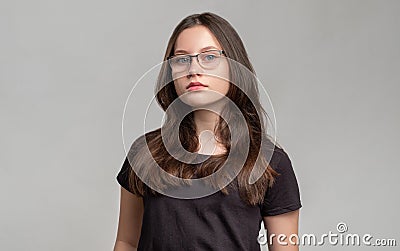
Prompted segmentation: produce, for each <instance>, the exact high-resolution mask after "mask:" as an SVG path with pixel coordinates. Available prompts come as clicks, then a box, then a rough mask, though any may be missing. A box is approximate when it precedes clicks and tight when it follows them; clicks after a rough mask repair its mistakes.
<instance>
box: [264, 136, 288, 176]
mask: <svg viewBox="0 0 400 251" xmlns="http://www.w3.org/2000/svg"><path fill="white" fill-rule="evenodd" d="M263 149H264V153H263V154H264V156H265V157H266V159H267V162H268V163H269V164H270V166H271V168H272V169H274V170H275V171H276V172H278V173H279V172H280V171H285V170H286V169H288V168H290V167H291V160H290V157H289V155H288V153H287V152H286V151H285V149H284V148H283V147H282V146H280V145H279V144H277V143H272V141H271V140H269V139H267V140H266V141H265V143H263Z"/></svg>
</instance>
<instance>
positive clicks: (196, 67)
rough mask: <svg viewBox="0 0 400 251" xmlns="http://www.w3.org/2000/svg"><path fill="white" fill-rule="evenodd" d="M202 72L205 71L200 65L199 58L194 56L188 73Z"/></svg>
mask: <svg viewBox="0 0 400 251" xmlns="http://www.w3.org/2000/svg"><path fill="white" fill-rule="evenodd" d="M201 73H203V69H202V67H201V66H200V65H199V62H198V61H197V58H193V59H192V61H191V62H190V64H189V68H188V75H189V76H191V75H196V74H201Z"/></svg>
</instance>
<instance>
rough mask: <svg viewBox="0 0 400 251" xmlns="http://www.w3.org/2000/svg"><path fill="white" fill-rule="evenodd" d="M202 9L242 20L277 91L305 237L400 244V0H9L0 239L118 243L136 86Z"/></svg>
mask: <svg viewBox="0 0 400 251" xmlns="http://www.w3.org/2000/svg"><path fill="white" fill-rule="evenodd" d="M203 11H212V12H215V13H216V14H219V15H221V16H222V17H224V18H226V19H227V20H228V21H229V22H230V23H231V24H232V25H233V26H234V27H235V28H236V30H237V31H238V33H239V34H240V36H241V37H242V39H243V41H244V43H245V46H246V49H247V50H248V53H249V56H250V59H251V61H252V63H253V65H254V67H255V70H256V72H257V76H258V77H259V79H260V80H261V82H262V84H263V86H264V87H265V89H266V90H267V92H268V94H269V95H270V97H271V100H272V104H273V107H274V109H275V116H276V125H277V138H278V141H279V142H280V144H281V145H282V146H284V148H285V149H286V151H287V152H288V154H289V156H290V158H291V160H292V164H293V167H294V170H295V173H296V175H297V179H298V182H299V187H300V193H301V199H302V203H303V208H302V209H301V214H300V227H299V231H300V232H299V234H300V235H301V234H315V235H316V236H317V237H318V236H321V235H322V234H328V233H329V231H332V232H337V231H336V226H337V224H338V223H340V222H343V223H346V224H347V227H348V231H347V233H354V234H360V235H363V234H371V235H372V236H374V239H376V238H395V239H397V242H399V241H400V238H399V237H400V234H399V233H400V231H399V229H398V226H399V225H400V219H399V217H398V210H399V204H400V203H399V202H400V201H399V196H398V192H399V191H400V184H399V182H398V180H399V178H398V177H399V175H400V172H399V166H398V161H397V157H398V156H399V155H398V153H399V141H400V137H399V136H400V133H399V129H400V116H399V115H400V114H399V107H400V99H399V98H398V95H399V91H400V87H399V80H400V77H399V69H400V47H399V45H400V34H399V33H400V32H399V27H400V15H399V13H400V2H399V1H344V0H340V1H317V0H315V1H190V2H188V1H159V2H156V1H140V2H139V1H137V2H135V1H2V2H1V3H0V13H1V15H0V32H1V40H0V41H1V42H0V44H1V47H0V48H1V51H0V55H1V56H0V72H1V73H0V81H1V85H0V105H1V123H0V126H1V131H2V136H1V141H0V157H1V162H0V197H1V206H0V215H1V216H0V250H7V251H14V250H38V251H39V250H40V251H43V250H58V251H70V250H111V249H112V247H113V245H114V241H115V236H116V229H117V223H118V210H119V192H120V186H119V185H118V183H117V182H116V179H115V177H116V174H117V172H118V171H119V169H120V168H121V165H122V161H123V159H124V157H125V149H124V146H123V143H122V142H123V141H122V138H123V137H122V134H121V127H122V126H121V123H122V114H123V109H124V105H125V102H126V100H127V98H128V94H129V92H130V91H131V89H132V88H133V86H134V84H135V83H136V81H138V79H139V78H140V77H141V76H142V75H143V74H144V73H145V72H146V71H148V70H149V69H150V68H151V67H153V66H154V65H156V64H158V63H160V62H161V61H162V58H163V54H164V52H165V48H166V44H167V40H168V38H169V36H170V35H171V33H172V30H173V28H174V27H175V26H176V25H177V23H178V22H179V21H180V20H181V19H182V18H184V17H185V16H187V15H189V14H192V13H200V12H203ZM153 84H154V83H148V87H149V88H150V89H149V90H151V89H152V87H153ZM136 102H137V104H139V106H137V111H138V112H141V111H142V109H145V108H146V106H147V104H142V103H144V102H140V100H136ZM141 105H142V106H141ZM160 114H161V113H160ZM135 116H136V115H135V114H133V113H130V114H128V115H126V119H127V121H133V120H134V119H136V126H134V127H130V129H131V130H129V131H130V133H131V136H130V137H131V140H133V138H134V136H138V135H139V134H141V133H142V132H143V118H141V117H137V116H136V117H135ZM151 119H152V120H154V121H150V122H152V123H154V122H158V121H156V119H157V116H156V115H152V117H151ZM127 143H128V144H129V142H127ZM130 143H131V142H130ZM154 227H157V226H154ZM365 248H366V247H365V246H360V247H355V246H349V247H346V246H340V245H336V246H333V245H329V243H326V244H325V245H324V246H322V247H321V246H307V247H301V249H302V250H331V249H332V250H364V249H365ZM263 249H264V248H263ZM376 249H379V250H393V248H389V247H380V248H378V247H376ZM264 250H265V249H264Z"/></svg>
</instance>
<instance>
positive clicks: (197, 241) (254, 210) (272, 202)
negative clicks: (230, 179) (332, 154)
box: [117, 143, 302, 251]
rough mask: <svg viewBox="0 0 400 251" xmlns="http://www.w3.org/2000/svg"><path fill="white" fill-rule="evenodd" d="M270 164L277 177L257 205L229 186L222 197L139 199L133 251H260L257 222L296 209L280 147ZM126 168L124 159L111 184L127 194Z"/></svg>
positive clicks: (293, 181)
mask: <svg viewBox="0 0 400 251" xmlns="http://www.w3.org/2000/svg"><path fill="white" fill-rule="evenodd" d="M134 144H135V143H134ZM131 150H132V149H131ZM130 154H134V153H132V152H130ZM199 156H200V155H199ZM270 165H271V167H272V168H273V169H274V170H275V171H277V172H278V173H280V175H279V176H277V177H276V180H275V183H274V185H273V186H272V187H271V188H268V189H267V192H266V193H265V198H264V202H263V203H262V204H260V205H258V206H257V205H256V206H249V205H248V204H246V203H245V202H244V201H242V200H241V198H240V196H239V193H238V190H237V189H235V187H234V186H233V187H232V186H227V188H228V191H229V194H228V195H225V194H223V193H222V192H221V191H218V192H216V193H214V194H211V195H208V196H206V197H202V198H197V199H177V198H172V197H169V196H166V195H162V194H161V195H158V196H154V195H146V196H144V197H143V202H144V215H143V222H142V229H141V235H140V240H139V245H138V251H141V250H145V251H149V250H157V251H176V250H208V251H210V250H218V251H220V250H241V251H243V250H249V251H257V250H260V244H259V243H258V241H257V237H258V235H259V230H260V225H261V221H262V220H263V218H262V217H263V216H272V215H278V214H283V213H287V212H290V211H294V210H296V209H299V208H301V207H302V205H301V201H300V194H299V188H298V184H297V180H296V176H295V173H294V171H293V167H292V164H291V160H290V159H289V156H288V155H287V153H286V152H285V151H284V150H283V149H282V148H279V147H278V146H275V150H274V152H273V154H272V158H271V160H270ZM129 168H131V166H130V164H129V161H128V157H126V158H125V161H124V162H123V165H122V168H121V170H120V172H119V173H118V175H117V181H118V183H119V184H120V185H121V186H122V187H124V188H125V189H126V190H128V191H130V192H131V193H133V191H132V190H131V189H130V188H129V185H128V184H129V183H128V178H129V177H128V175H129Z"/></svg>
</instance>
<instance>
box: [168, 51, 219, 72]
mask: <svg viewBox="0 0 400 251" xmlns="http://www.w3.org/2000/svg"><path fill="white" fill-rule="evenodd" d="M211 51H217V52H219V57H221V56H222V55H224V56H226V54H225V51H224V50H207V51H203V52H200V53H197V54H195V55H190V54H178V55H172V56H169V57H167V61H168V65H169V66H170V67H171V69H172V65H171V61H170V59H173V58H175V57H179V56H187V57H189V59H190V62H189V64H188V65H187V68H188V67H190V65H191V64H192V62H193V60H192V58H196V59H197V63H198V64H199V65H200V66H201V67H202V68H205V67H203V65H202V64H201V63H200V60H199V55H200V54H204V53H207V52H211Z"/></svg>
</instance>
